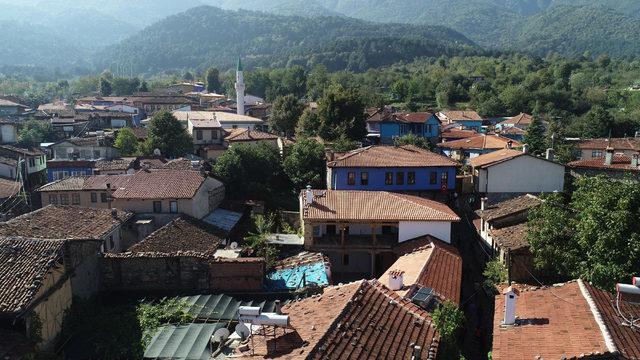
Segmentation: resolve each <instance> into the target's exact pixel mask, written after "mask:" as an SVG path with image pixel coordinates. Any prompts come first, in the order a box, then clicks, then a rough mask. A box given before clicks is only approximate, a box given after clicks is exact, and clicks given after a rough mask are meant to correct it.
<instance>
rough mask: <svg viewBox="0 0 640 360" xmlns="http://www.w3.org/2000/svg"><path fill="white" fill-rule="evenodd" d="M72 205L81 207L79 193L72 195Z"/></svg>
mask: <svg viewBox="0 0 640 360" xmlns="http://www.w3.org/2000/svg"><path fill="white" fill-rule="evenodd" d="M71 204H73V205H80V194H78V193H73V194H71Z"/></svg>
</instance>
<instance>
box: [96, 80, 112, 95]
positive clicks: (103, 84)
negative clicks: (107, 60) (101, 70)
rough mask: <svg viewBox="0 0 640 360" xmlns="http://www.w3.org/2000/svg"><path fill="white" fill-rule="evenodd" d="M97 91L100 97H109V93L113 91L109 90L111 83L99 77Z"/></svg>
mask: <svg viewBox="0 0 640 360" xmlns="http://www.w3.org/2000/svg"><path fill="white" fill-rule="evenodd" d="M98 91H99V92H100V95H102V96H109V95H111V93H112V91H113V90H112V89H111V82H110V81H109V80H107V78H105V77H101V78H100V84H99V88H98Z"/></svg>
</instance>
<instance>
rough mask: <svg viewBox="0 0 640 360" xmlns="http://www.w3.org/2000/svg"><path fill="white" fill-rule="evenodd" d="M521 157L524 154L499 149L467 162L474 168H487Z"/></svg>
mask: <svg viewBox="0 0 640 360" xmlns="http://www.w3.org/2000/svg"><path fill="white" fill-rule="evenodd" d="M523 155H526V154H525V153H523V152H522V151H518V150H513V149H501V150H497V151H493V152H490V153H488V154H483V155H480V156H478V157H475V158H473V159H471V160H469V165H471V166H472V167H474V168H482V167H489V166H491V165H495V164H499V163H501V162H504V161H508V160H511V159H514V158H517V157H520V156H523Z"/></svg>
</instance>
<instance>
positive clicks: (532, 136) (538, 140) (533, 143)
mask: <svg viewBox="0 0 640 360" xmlns="http://www.w3.org/2000/svg"><path fill="white" fill-rule="evenodd" d="M524 143H525V144H527V145H528V146H529V153H530V154H533V155H536V156H539V155H542V154H544V153H545V150H546V149H547V143H546V139H545V128H544V123H543V122H542V119H541V118H540V116H538V115H537V114H535V115H534V116H533V120H532V121H531V124H529V127H527V132H526V133H525V134H524Z"/></svg>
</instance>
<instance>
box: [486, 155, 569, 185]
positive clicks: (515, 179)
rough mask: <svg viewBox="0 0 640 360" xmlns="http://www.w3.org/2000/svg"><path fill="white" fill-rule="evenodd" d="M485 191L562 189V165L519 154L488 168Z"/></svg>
mask: <svg viewBox="0 0 640 360" xmlns="http://www.w3.org/2000/svg"><path fill="white" fill-rule="evenodd" d="M488 172H489V173H488V177H487V185H486V187H485V186H483V185H484V184H482V182H481V183H480V184H481V187H480V189H479V191H480V192H486V193H541V192H545V193H550V192H553V191H562V190H563V189H564V174H565V170H564V166H563V165H560V164H556V163H552V162H550V161H546V160H543V159H538V158H535V157H533V156H519V157H517V158H515V159H512V160H509V161H505V162H503V163H501V164H497V165H494V166H491V167H489V168H488ZM481 177H482V176H481Z"/></svg>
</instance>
